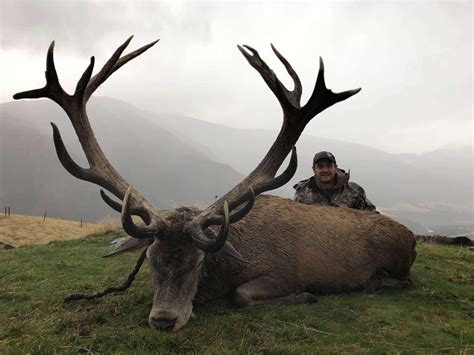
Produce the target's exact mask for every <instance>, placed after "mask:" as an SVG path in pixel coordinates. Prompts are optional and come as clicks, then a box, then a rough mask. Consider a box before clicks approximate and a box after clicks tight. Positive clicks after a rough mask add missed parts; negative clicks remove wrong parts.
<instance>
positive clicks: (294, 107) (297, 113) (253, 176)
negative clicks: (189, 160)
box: [186, 45, 361, 251]
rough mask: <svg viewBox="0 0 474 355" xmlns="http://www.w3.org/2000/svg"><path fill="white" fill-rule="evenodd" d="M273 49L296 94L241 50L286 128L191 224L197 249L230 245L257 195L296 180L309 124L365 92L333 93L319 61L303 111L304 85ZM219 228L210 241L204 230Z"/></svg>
mask: <svg viewBox="0 0 474 355" xmlns="http://www.w3.org/2000/svg"><path fill="white" fill-rule="evenodd" d="M271 47H272V49H273V52H274V53H275V55H276V56H277V57H278V59H279V60H280V61H281V62H282V63H283V65H284V66H285V68H286V70H287V72H288V74H289V75H290V77H291V78H292V79H293V84H294V89H293V90H288V89H287V88H286V87H285V86H284V85H283V84H282V83H281V81H280V80H279V79H278V77H277V76H276V75H275V73H274V72H273V71H272V70H271V69H270V67H269V66H268V65H267V64H266V63H265V62H264V61H263V60H262V59H261V58H260V55H259V54H258V52H257V51H256V50H255V49H253V48H251V47H249V46H243V47H241V46H238V48H239V50H240V52H241V53H242V54H243V55H244V57H245V58H246V59H247V61H248V62H249V63H250V65H251V66H252V67H254V68H255V69H256V70H257V71H258V72H259V73H260V75H261V76H262V78H263V80H264V81H265V82H266V83H267V85H268V87H269V88H270V90H271V91H272V92H273V93H274V94H275V96H276V98H277V99H278V101H279V102H280V105H281V108H282V110H283V124H282V127H281V130H280V133H279V134H278V137H277V138H276V140H275V142H274V143H273V145H272V146H271V147H270V149H269V151H268V152H267V154H266V155H265V157H264V158H263V160H262V161H261V162H260V163H259V164H258V166H257V167H256V168H255V170H254V171H252V172H251V173H250V174H249V175H248V176H247V177H246V178H245V179H244V180H243V181H242V182H240V183H239V184H238V185H236V186H235V187H234V188H233V189H231V190H230V191H229V192H227V193H226V194H225V195H224V196H222V197H221V198H220V199H218V200H217V201H216V202H214V203H213V204H212V205H210V206H209V207H208V208H206V209H205V210H204V211H203V212H201V213H200V214H199V215H198V216H197V217H195V219H194V220H193V221H191V222H188V225H187V227H186V230H187V232H188V233H189V234H190V235H191V237H192V238H193V239H194V241H195V243H196V245H198V247H200V248H201V249H203V250H205V251H215V250H216V249H218V248H220V247H222V246H223V245H224V244H225V243H226V238H227V233H225V232H226V231H228V224H229V223H232V222H236V221H237V220H239V219H241V218H243V217H244V216H245V214H246V213H248V212H249V211H250V209H251V206H252V204H253V201H254V198H255V196H256V195H258V194H260V193H262V192H265V191H269V190H272V189H276V188H278V187H280V186H283V185H284V184H285V183H287V182H288V181H289V180H290V179H291V178H292V177H293V174H294V173H295V171H296V166H297V157H296V149H295V147H294V145H295V144H296V142H297V140H298V138H299V137H300V135H301V133H302V132H303V130H304V128H305V127H306V125H307V124H308V123H309V121H311V119H312V118H313V117H314V116H316V115H317V114H318V113H320V112H321V111H323V110H325V109H326V108H328V107H330V106H332V105H334V104H335V103H337V102H340V101H343V100H345V99H347V98H349V97H351V96H353V95H355V94H357V93H358V92H359V91H360V90H361V89H355V90H349V91H344V92H341V93H333V92H332V91H331V90H329V89H327V88H326V84H325V81H324V63H323V60H322V58H319V73H318V77H317V79H316V85H315V87H314V90H313V93H312V95H311V97H310V98H309V100H308V102H307V103H306V105H304V106H303V107H301V104H300V100H301V94H302V86H301V81H300V79H299V77H298V75H297V74H296V72H295V71H294V69H293V68H292V67H291V65H290V63H289V62H288V61H287V60H286V59H285V58H284V57H283V56H282V55H281V54H280V53H279V52H278V51H277V50H276V48H275V47H274V46H273V45H272V46H271ZM244 48H245V49H244ZM249 52H250V53H249ZM290 151H291V152H292V154H291V159H290V164H289V166H288V168H287V169H286V170H285V171H284V172H283V174H281V175H280V176H278V177H275V174H276V173H277V171H278V169H279V168H280V166H281V164H282V163H283V161H284V159H285V158H286V156H287V155H288V153H289V152H290ZM246 201H248V202H247V204H246V205H245V206H244V207H242V208H240V209H239V210H238V211H236V212H234V214H233V215H234V218H229V217H228V216H227V215H228V209H230V210H233V209H234V208H236V207H238V206H239V205H241V204H242V203H244V202H246ZM227 206H228V207H227ZM249 206H250V207H249ZM218 224H221V232H220V233H219V235H218V236H217V237H215V238H207V237H206V236H205V234H204V233H203V230H204V229H205V228H206V227H208V226H210V225H218ZM227 244H228V243H227ZM232 249H233V248H232Z"/></svg>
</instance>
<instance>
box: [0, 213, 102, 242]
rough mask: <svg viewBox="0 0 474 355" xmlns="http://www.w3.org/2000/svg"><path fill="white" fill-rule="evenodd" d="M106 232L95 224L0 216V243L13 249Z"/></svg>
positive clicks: (34, 217)
mask: <svg viewBox="0 0 474 355" xmlns="http://www.w3.org/2000/svg"><path fill="white" fill-rule="evenodd" d="M106 230H109V229H106V227H105V226H104V225H102V224H97V223H89V222H83V223H82V227H81V222H80V221H68V220H63V219H58V218H49V217H46V219H45V220H44V222H43V217H40V216H24V215H16V214H12V215H11V216H9V217H5V216H0V241H1V242H4V243H7V244H10V245H13V246H14V247H19V246H25V245H34V244H47V243H49V242H51V241H53V240H70V239H77V238H81V237H84V236H86V235H89V234H95V233H103V232H105V231H106Z"/></svg>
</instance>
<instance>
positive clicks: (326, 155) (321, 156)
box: [313, 150, 337, 166]
mask: <svg viewBox="0 0 474 355" xmlns="http://www.w3.org/2000/svg"><path fill="white" fill-rule="evenodd" d="M320 159H328V160H330V161H332V162H333V163H334V165H337V163H336V158H334V155H333V154H332V153H330V152H326V151H325V150H323V151H322V152H319V153H316V155H315V156H314V158H313V166H314V165H315V164H316V162H317V161H318V160H320Z"/></svg>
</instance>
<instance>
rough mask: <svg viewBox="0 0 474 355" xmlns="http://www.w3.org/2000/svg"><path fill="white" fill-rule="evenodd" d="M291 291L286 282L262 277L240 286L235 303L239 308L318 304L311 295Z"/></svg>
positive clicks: (236, 291)
mask: <svg viewBox="0 0 474 355" xmlns="http://www.w3.org/2000/svg"><path fill="white" fill-rule="evenodd" d="M285 286H286V287H285ZM291 291H293V290H292V289H290V288H289V287H288V286H287V285H285V282H284V281H280V280H275V279H273V278H270V277H267V276H262V277H259V278H256V279H254V280H251V281H249V282H247V283H245V284H243V285H240V286H239V287H238V288H237V289H236V290H235V302H236V303H237V306H239V307H254V306H261V305H265V304H285V305H290V304H302V303H314V302H316V297H315V296H314V295H313V294H311V293H308V292H291Z"/></svg>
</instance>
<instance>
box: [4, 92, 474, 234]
mask: <svg viewBox="0 0 474 355" xmlns="http://www.w3.org/2000/svg"><path fill="white" fill-rule="evenodd" d="M88 114H89V117H90V120H91V124H92V127H93V129H94V132H95V134H96V137H97V139H98V141H99V143H100V144H101V146H102V148H103V150H104V152H105V154H106V155H107V157H108V158H109V160H110V161H111V163H112V164H113V165H114V166H115V167H116V168H117V170H118V171H119V172H120V173H121V174H122V175H123V176H124V177H125V178H126V179H127V180H128V181H129V182H130V183H132V184H133V185H134V186H135V187H136V188H137V189H138V190H139V191H140V192H141V193H142V194H143V195H144V196H145V197H147V199H148V200H150V202H152V203H153V204H154V205H155V206H156V207H157V208H158V209H167V208H173V207H176V206H178V205H183V204H195V205H199V206H205V205H207V204H209V203H210V202H212V201H213V200H214V199H215V198H216V197H217V196H219V195H222V194H224V193H225V192H226V191H227V190H229V189H230V188H231V187H232V186H234V185H235V184H236V183H238V182H239V181H240V180H242V179H243V178H244V176H246V175H247V174H248V173H249V172H250V171H252V170H253V169H254V167H255V166H256V165H257V163H258V162H259V161H260V160H261V159H262V157H263V155H264V154H265V152H266V151H267V150H268V148H269V147H270V145H271V144H272V142H273V140H274V139H275V137H276V135H277V134H278V132H277V131H272V130H263V129H236V128H231V127H228V126H224V125H218V124H213V123H209V122H206V121H203V120H199V119H196V118H191V117H185V116H180V115H173V114H156V113H152V112H146V111H142V110H139V109H137V108H135V107H134V106H132V105H129V104H127V103H125V102H122V101H119V100H115V99H110V98H104V97H97V98H92V99H91V100H90V103H89V105H88ZM276 119H278V118H276ZM50 121H52V122H55V123H56V124H58V127H59V129H60V130H61V133H62V136H63V139H64V141H65V144H66V146H67V148H68V150H69V152H70V154H71V155H72V156H73V157H74V159H75V160H76V161H77V162H78V163H79V164H80V165H81V164H82V165H83V166H87V164H86V163H85V162H86V160H85V158H84V154H83V153H82V151H81V148H80V145H79V143H78V139H77V137H76V136H75V133H74V131H73V130H72V127H71V124H70V123H69V122H68V119H67V117H66V115H65V114H64V112H62V110H61V109H60V108H59V107H57V106H56V105H55V104H53V103H51V102H48V101H45V100H38V101H23V102H10V103H3V104H0V138H1V139H0V208H3V206H2V205H4V206H11V207H12V211H14V212H15V211H16V213H24V214H39V215H42V214H43V213H45V212H46V213H48V215H51V216H55V217H62V218H72V219H86V220H96V219H99V218H101V217H103V216H105V215H107V214H112V213H114V212H113V211H110V209H109V208H108V207H107V206H106V205H105V204H104V203H103V202H102V201H101V198H100V196H99V194H98V190H99V188H98V187H97V186H95V185H92V184H90V183H87V182H83V181H80V180H78V179H76V178H74V177H72V176H70V175H69V173H67V172H66V171H65V170H64V169H63V167H62V166H61V165H60V163H59V161H58V159H57V157H56V153H55V151H54V146H53V142H52V132H51V131H52V130H51V127H50V125H49V124H48V123H49V122H50ZM316 121H317V118H316V119H315V120H314V121H313V122H311V123H310V124H317V122H316ZM334 129H337V127H335V128H334ZM320 150H329V151H331V152H332V153H333V154H334V155H335V156H336V159H337V161H338V166H339V167H340V168H343V169H345V170H346V171H347V170H350V172H351V180H352V181H355V182H357V183H359V184H360V185H362V186H363V187H364V189H365V190H366V193H367V196H368V198H369V199H370V200H371V201H372V202H373V203H374V204H375V205H376V206H377V208H378V210H379V211H381V212H382V213H385V214H388V215H390V216H392V217H394V218H395V219H398V220H399V221H401V222H402V223H405V224H406V225H408V226H409V227H410V228H411V229H413V230H414V231H415V232H417V233H422V232H425V234H426V232H428V231H429V230H433V229H434V228H437V226H446V225H451V226H456V225H463V226H473V220H472V218H473V217H472V216H473V214H474V213H473V211H474V209H473V166H472V147H462V148H456V149H454V148H453V149H444V150H439V151H436V152H432V153H427V154H421V155H414V154H390V153H387V152H383V151H381V150H377V149H374V148H371V147H368V146H364V145H360V144H354V143H349V142H344V141H338V140H332V139H327V138H320V137H315V136H310V135H304V134H303V135H302V136H301V138H300V140H299V141H298V143H297V151H298V163H299V164H298V170H297V172H296V174H295V176H294V178H293V179H292V180H291V181H290V183H288V184H287V185H285V186H283V187H282V188H280V189H278V190H274V191H272V192H271V193H272V194H276V195H280V196H283V197H292V195H293V189H292V185H293V184H295V183H296V182H298V181H299V180H302V179H305V178H308V177H310V176H311V175H312V171H311V164H312V157H313V155H314V153H315V152H317V151H320ZM284 168H285V163H284V165H283V167H282V169H284ZM473 227H474V226H473Z"/></svg>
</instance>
